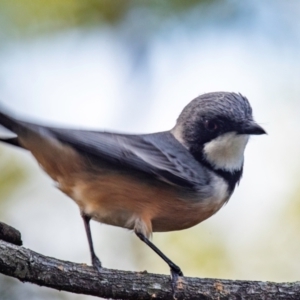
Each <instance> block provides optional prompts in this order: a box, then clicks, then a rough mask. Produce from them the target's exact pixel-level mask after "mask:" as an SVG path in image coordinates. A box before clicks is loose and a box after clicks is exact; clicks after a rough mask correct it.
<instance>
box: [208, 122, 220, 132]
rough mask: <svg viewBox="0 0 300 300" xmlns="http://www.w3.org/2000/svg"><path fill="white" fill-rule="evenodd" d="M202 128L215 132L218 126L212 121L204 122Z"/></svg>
mask: <svg viewBox="0 0 300 300" xmlns="http://www.w3.org/2000/svg"><path fill="white" fill-rule="evenodd" d="M204 126H205V128H206V129H207V130H209V131H216V130H217V129H218V127H219V126H218V124H217V123H216V122H214V121H209V120H205V121H204Z"/></svg>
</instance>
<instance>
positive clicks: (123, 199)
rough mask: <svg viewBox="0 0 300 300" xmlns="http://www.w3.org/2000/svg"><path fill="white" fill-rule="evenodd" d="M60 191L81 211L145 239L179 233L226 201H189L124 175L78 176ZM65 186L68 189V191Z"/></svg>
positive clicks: (172, 190)
mask: <svg viewBox="0 0 300 300" xmlns="http://www.w3.org/2000/svg"><path fill="white" fill-rule="evenodd" d="M60 185H61V189H62V190H63V191H64V192H66V193H67V194H68V195H69V196H70V197H71V198H73V199H74V200H75V202H76V203H77V204H78V205H79V207H80V209H81V211H82V212H84V213H85V214H87V215H89V216H91V217H92V219H94V220H97V221H99V222H102V223H106V224H110V225H114V226H119V227H124V228H128V229H135V230H138V231H141V232H142V233H144V234H145V235H146V236H149V235H151V233H152V232H153V231H154V232H155V231H173V230H181V229H185V228H189V227H191V226H194V225H196V224H198V223H200V222H201V221H203V220H205V219H207V218H208V217H210V216H211V215H212V214H214V213H215V212H216V211H217V210H219V209H220V207H221V206H222V205H223V203H224V201H225V199H213V198H207V199H200V198H199V199H195V198H194V199H192V198H191V197H186V199H184V196H183V195H184V194H182V193H181V194H179V193H178V191H177V190H176V189H175V188H173V187H171V186H168V185H167V184H163V183H161V184H160V183H159V184H157V185H154V184H152V185H151V184H148V183H147V182H143V181H141V180H138V179H133V178H131V177H129V176H123V175H117V174H114V175H108V174H103V175H95V174H94V175H90V174H89V175H85V176H83V175H82V174H81V175H80V176H78V179H76V180H75V181H74V183H73V185H72V187H71V188H70V185H65V183H64V181H63V180H62V181H61V182H60ZM67 187H68V188H67Z"/></svg>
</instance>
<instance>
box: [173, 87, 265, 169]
mask: <svg viewBox="0 0 300 300" xmlns="http://www.w3.org/2000/svg"><path fill="white" fill-rule="evenodd" d="M172 133H173V135H174V136H175V138H176V139H177V140H178V141H179V142H181V143H182V144H183V145H184V146H185V147H186V148H187V149H188V150H189V151H190V152H191V153H192V154H193V155H194V157H195V158H196V159H197V160H202V161H205V162H207V163H208V164H210V165H211V167H213V168H214V169H217V170H218V169H219V170H223V171H227V172H235V171H238V170H241V169H242V167H243V161H244V150H245V147H246V144H247V142H248V139H249V136H250V135H253V134H255V135H258V134H265V133H266V132H265V130H264V129H263V128H262V127H261V126H260V125H258V124H257V123H256V122H255V121H254V120H253V116H252V108H251V106H250V104H249V102H248V100H247V98H245V97H243V96H242V95H241V94H235V93H228V92H215V93H208V94H204V95H201V96H199V97H197V98H196V99H194V100H193V101H191V102H190V103H189V104H188V105H187V106H186V107H185V108H184V109H183V111H182V113H181V114H180V116H179V117H178V119H177V123H176V125H175V127H174V128H173V129H172Z"/></svg>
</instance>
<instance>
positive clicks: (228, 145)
mask: <svg viewBox="0 0 300 300" xmlns="http://www.w3.org/2000/svg"><path fill="white" fill-rule="evenodd" d="M248 140H249V135H248V134H236V133H235V132H228V133H225V134H223V135H221V136H219V137H217V138H215V139H213V140H212V141H210V142H208V143H206V144H205V145H204V148H203V153H204V156H205V158H206V160H207V161H208V162H209V163H211V164H212V165H213V166H214V167H215V168H217V169H223V170H226V171H230V172H233V171H235V170H240V169H241V167H242V165H243V162H244V150H245V147H246V145H247V142H248Z"/></svg>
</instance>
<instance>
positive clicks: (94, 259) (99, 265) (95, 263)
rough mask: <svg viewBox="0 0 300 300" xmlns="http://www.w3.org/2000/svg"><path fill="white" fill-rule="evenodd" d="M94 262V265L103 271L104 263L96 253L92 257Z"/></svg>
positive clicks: (99, 270)
mask: <svg viewBox="0 0 300 300" xmlns="http://www.w3.org/2000/svg"><path fill="white" fill-rule="evenodd" d="M92 264H93V267H94V268H95V269H96V270H97V271H98V272H99V273H101V271H102V264H101V261H100V259H99V258H98V257H97V256H96V255H95V256H94V257H93V258H92Z"/></svg>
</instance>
